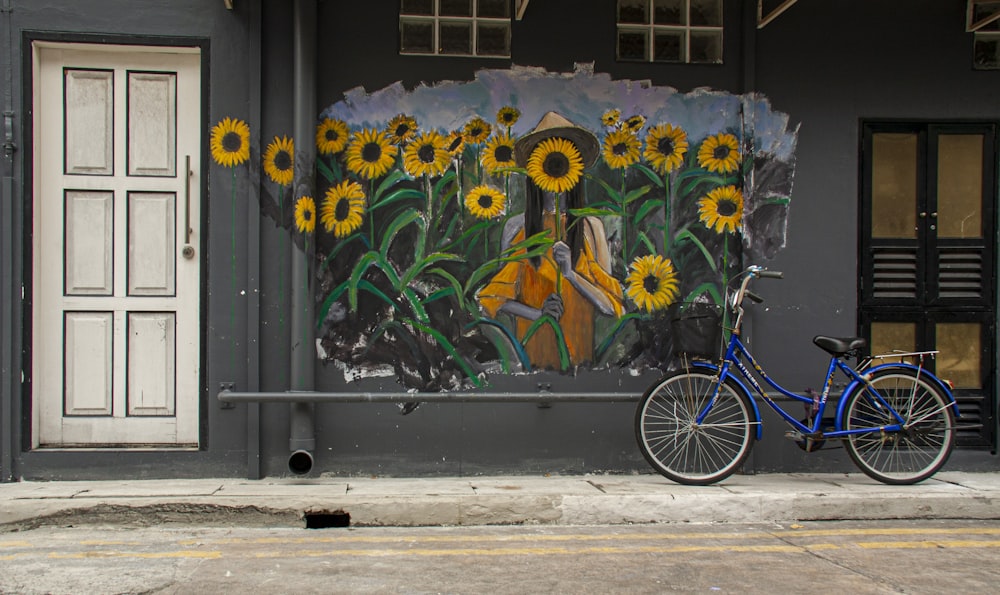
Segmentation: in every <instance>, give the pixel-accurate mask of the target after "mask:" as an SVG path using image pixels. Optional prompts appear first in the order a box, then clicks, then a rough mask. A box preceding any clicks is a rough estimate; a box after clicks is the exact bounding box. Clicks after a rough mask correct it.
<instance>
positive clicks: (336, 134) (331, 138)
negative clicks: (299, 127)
mask: <svg viewBox="0 0 1000 595" xmlns="http://www.w3.org/2000/svg"><path fill="white" fill-rule="evenodd" d="M350 136H351V133H350V131H348V130H347V124H345V123H344V122H343V121H341V120H335V119H333V118H326V119H324V120H323V121H322V122H320V124H319V126H317V127H316V149H317V150H318V151H319V153H320V155H336V154H337V153H339V152H341V151H343V150H344V147H346V146H347V141H348V139H349V138H350Z"/></svg>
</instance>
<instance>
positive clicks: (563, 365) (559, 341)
mask: <svg viewBox="0 0 1000 595" xmlns="http://www.w3.org/2000/svg"><path fill="white" fill-rule="evenodd" d="M544 324H547V325H549V326H550V327H552V332H554V333H555V335H556V349H557V350H558V351H559V369H560V370H561V371H565V370H567V369H569V348H567V347H566V337H565V336H563V332H562V327H560V326H559V321H557V320H556V319H555V318H553V317H551V316H549V315H548V314H544V315H542V316H539V317H538V319H537V320H535V321H534V322H533V323H531V326H529V327H528V330H527V331H525V333H524V339H522V340H521V343H522V344H523V345H527V344H528V341H529V340H530V339H531V337H532V336H534V334H535V333H536V332H537V331H538V329H540V328H542V325H544Z"/></svg>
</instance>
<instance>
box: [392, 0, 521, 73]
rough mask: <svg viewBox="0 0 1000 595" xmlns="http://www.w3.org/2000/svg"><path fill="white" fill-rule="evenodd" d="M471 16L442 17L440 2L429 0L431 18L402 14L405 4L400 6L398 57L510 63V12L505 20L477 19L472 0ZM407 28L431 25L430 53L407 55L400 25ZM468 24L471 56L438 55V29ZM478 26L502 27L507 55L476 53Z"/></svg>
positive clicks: (477, 47) (478, 17) (475, 1)
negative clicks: (437, 57)
mask: <svg viewBox="0 0 1000 595" xmlns="http://www.w3.org/2000/svg"><path fill="white" fill-rule="evenodd" d="M470 3H471V5H472V15H471V16H452V15H442V14H441V0H432V1H431V4H432V10H433V12H434V14H432V15H431V14H410V13H405V12H403V4H404V0H400V3H399V38H398V39H399V55H401V56H447V57H449V58H485V59H496V60H509V59H510V57H511V51H510V50H511V33H512V32H511V29H512V22H511V21H512V19H511V13H510V9H509V7H508V13H507V16H506V17H483V16H479V0H471V2H470ZM406 23H409V24H430V25H431V45H432V48H431V49H432V51H430V52H415V51H406V50H404V46H403V25H404V24H406ZM456 23H461V24H468V25H469V26H470V28H471V36H470V39H469V45H470V48H469V49H470V50H471V53H462V52H457V53H452V52H443V51H441V26H442V24H444V25H447V24H456ZM480 25H502V26H504V27H505V28H506V30H507V52H506V53H505V54H481V53H479V27H480Z"/></svg>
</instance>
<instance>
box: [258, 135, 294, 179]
mask: <svg viewBox="0 0 1000 595" xmlns="http://www.w3.org/2000/svg"><path fill="white" fill-rule="evenodd" d="M293 155H295V142H294V141H293V140H292V139H290V138H288V137H286V136H282V137H281V138H278V137H274V141H273V142H272V143H271V144H269V145H268V146H267V151H265V152H264V173H266V174H267V177H269V178H271V181H272V182H274V183H275V184H278V185H280V186H288V185H289V184H291V183H292V180H293V179H294V178H295V162H294V157H293Z"/></svg>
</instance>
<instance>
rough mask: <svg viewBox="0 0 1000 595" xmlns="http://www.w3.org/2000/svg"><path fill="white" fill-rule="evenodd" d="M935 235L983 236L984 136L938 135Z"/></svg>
mask: <svg viewBox="0 0 1000 595" xmlns="http://www.w3.org/2000/svg"><path fill="white" fill-rule="evenodd" d="M937 197H938V207H937V209H938V210H937V213H938V217H937V219H938V223H937V225H938V237H941V238H979V237H982V233H983V232H982V227H983V225H982V205H983V135H981V134H942V135H941V136H939V137H938V183H937Z"/></svg>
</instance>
